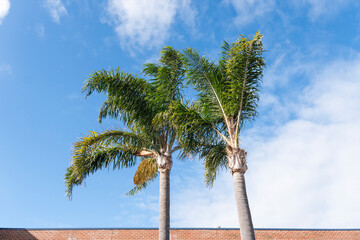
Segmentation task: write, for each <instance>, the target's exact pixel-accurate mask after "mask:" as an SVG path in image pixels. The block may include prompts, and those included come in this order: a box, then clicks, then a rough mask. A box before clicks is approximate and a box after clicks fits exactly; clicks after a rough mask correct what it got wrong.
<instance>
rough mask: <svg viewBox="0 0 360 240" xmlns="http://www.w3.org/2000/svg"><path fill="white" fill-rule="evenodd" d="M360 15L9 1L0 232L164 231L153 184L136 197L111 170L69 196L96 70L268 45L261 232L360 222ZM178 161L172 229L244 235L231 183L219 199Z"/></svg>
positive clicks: (256, 197)
mask: <svg viewBox="0 0 360 240" xmlns="http://www.w3.org/2000/svg"><path fill="white" fill-rule="evenodd" d="M359 10H360V6H359V3H357V1H355V0H354V1H350V0H332V1H326V0H301V1H276V0H268V1H266V0H223V1H210V0H208V1H191V0H172V1H166V0H157V1H155V0H154V1H149V0H138V1H125V0H106V1H98V0H90V1H86V0H73V1H70V0H36V1H26V0H16V1H15V0H0V86H1V87H0V166H1V167H0V196H1V197H0V227H42V228H43V227H157V214H158V212H157V211H158V182H157V181H155V182H154V183H153V184H152V185H150V187H149V188H148V189H146V190H145V191H144V192H142V193H140V194H138V195H136V196H134V197H128V196H126V195H125V193H126V192H127V191H128V190H129V189H131V188H132V186H133V184H132V175H133V174H134V172H135V169H126V170H122V171H112V170H103V171H101V172H97V173H96V174H94V175H92V176H90V177H89V178H88V179H87V181H86V187H85V186H80V187H77V188H75V189H74V195H73V200H72V201H69V200H68V199H67V198H66V197H65V186H64V180H63V178H64V174H65V170H66V168H67V167H68V166H69V164H70V161H71V150H72V144H73V143H74V142H75V141H76V140H77V138H78V137H81V136H84V135H86V134H87V132H88V131H89V130H96V131H102V130H105V129H109V128H118V127H122V125H121V123H120V122H117V121H105V122H104V123H103V124H101V125H100V124H99V123H98V122H97V114H98V110H99V107H100V105H101V103H102V101H103V100H104V99H105V98H104V96H102V95H92V96H91V97H89V98H88V99H86V100H85V99H84V95H83V94H81V87H82V84H83V82H84V81H85V79H86V78H87V76H88V75H89V74H90V73H92V72H93V71H96V70H100V69H103V68H104V69H108V68H109V67H120V69H122V70H124V71H128V72H132V73H134V74H140V72H141V69H142V64H144V63H147V62H156V61H157V59H158V56H159V52H160V49H161V48H162V47H163V46H166V45H170V46H173V47H176V48H179V49H183V48H186V47H194V48H197V49H199V50H200V51H201V52H202V53H206V55H207V56H208V57H209V58H211V59H213V60H216V59H217V57H218V53H219V52H220V45H221V43H222V41H223V40H226V41H228V42H232V41H235V40H236V39H237V37H238V34H245V35H248V36H251V35H253V34H254V33H255V32H256V31H258V30H260V32H261V33H262V34H263V35H264V38H263V42H264V48H265V49H266V50H267V51H266V53H265V54H264V55H265V59H266V62H267V67H266V69H265V71H264V78H263V88H262V93H261V101H260V105H259V111H260V116H259V118H258V119H257V120H256V121H255V122H254V123H252V124H251V125H249V126H247V128H246V129H245V131H244V135H243V137H242V143H243V146H244V147H245V148H246V149H247V151H248V165H249V170H248V172H247V174H246V177H247V188H248V195H249V201H250V206H251V211H252V214H253V221H254V226H255V227H264V228H266V227H278V228H281V227H293V228H296V227H298V228H303V227H305V228H346V227H349V228H351V227H352V228H354V227H359V225H358V224H359V222H360V205H359V204H358V203H359V202H360V188H359V186H358V183H359V182H360V175H359V174H358V169H359V168H360V161H359V156H360V149H359V147H358V145H359V142H360V122H359V120H358V119H359V118H360V94H359V92H360V25H359V23H360V11H359ZM202 174H203V169H202V165H201V163H199V162H198V161H197V160H196V159H195V160H187V161H175V162H174V166H173V170H172V173H171V226H172V227H217V226H221V227H237V216H236V212H235V203H234V195H233V190H232V180H231V174H230V173H229V172H227V171H224V172H222V174H221V175H220V176H219V178H218V180H217V182H216V183H215V186H214V188H213V189H208V188H206V187H205V186H204V184H203V183H202V181H203V178H202Z"/></svg>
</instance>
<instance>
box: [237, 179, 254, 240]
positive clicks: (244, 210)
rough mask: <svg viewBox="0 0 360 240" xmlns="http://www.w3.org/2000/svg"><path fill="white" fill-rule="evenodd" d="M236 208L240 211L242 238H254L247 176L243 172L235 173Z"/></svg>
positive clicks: (249, 239)
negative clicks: (247, 190) (246, 181)
mask: <svg viewBox="0 0 360 240" xmlns="http://www.w3.org/2000/svg"><path fill="white" fill-rule="evenodd" d="M233 182H234V192H235V201H236V208H237V213H238V219H239V225H240V235H241V240H254V239H255V233H254V227H253V224H252V220H251V213H250V207H249V202H248V198H247V194H246V185H245V177H244V174H243V173H240V172H234V173H233Z"/></svg>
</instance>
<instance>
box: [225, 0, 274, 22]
mask: <svg viewBox="0 0 360 240" xmlns="http://www.w3.org/2000/svg"><path fill="white" fill-rule="evenodd" d="M224 2H225V3H226V4H231V5H232V6H233V7H234V9H235V11H236V13H237V14H238V15H237V17H236V20H235V21H236V24H239V25H243V24H246V23H249V22H251V21H253V20H254V19H256V18H257V17H261V16H264V15H265V14H266V13H268V12H271V11H272V10H273V9H274V7H275V0H224Z"/></svg>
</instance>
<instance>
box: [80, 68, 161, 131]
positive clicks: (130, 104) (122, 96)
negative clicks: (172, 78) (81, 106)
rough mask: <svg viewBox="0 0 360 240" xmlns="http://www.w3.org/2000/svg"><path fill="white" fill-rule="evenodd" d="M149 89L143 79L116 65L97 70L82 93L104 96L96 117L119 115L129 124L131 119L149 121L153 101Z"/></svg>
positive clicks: (148, 85) (145, 122) (151, 88)
mask: <svg viewBox="0 0 360 240" xmlns="http://www.w3.org/2000/svg"><path fill="white" fill-rule="evenodd" d="M153 91H155V89H154V87H153V86H152V85H151V84H150V83H148V82H147V81H145V80H144V79H141V78H138V77H137V76H135V75H132V74H129V73H125V72H120V71H119V69H116V70H113V69H110V70H109V71H106V70H101V71H97V72H95V73H93V74H92V75H91V76H90V77H89V78H88V79H87V80H86V82H85V84H84V86H83V92H85V93H86V96H89V95H91V94H92V93H93V92H99V93H101V92H102V93H106V94H107V96H108V99H107V100H106V101H105V103H104V104H103V106H102V108H101V111H100V115H99V120H100V121H101V120H102V119H103V118H105V117H107V116H110V117H114V118H116V117H119V118H120V120H122V121H124V122H125V123H127V124H129V125H131V124H132V123H134V122H140V123H141V124H147V123H149V122H151V119H152V117H153V115H154V112H153V109H152V105H154V103H153V102H151V99H149V98H148V95H149V94H150V93H151V92H153Z"/></svg>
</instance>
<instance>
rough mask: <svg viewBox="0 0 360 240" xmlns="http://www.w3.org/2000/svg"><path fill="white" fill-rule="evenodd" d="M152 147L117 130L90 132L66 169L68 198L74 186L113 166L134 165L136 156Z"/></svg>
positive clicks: (81, 140) (135, 135)
mask: <svg viewBox="0 0 360 240" xmlns="http://www.w3.org/2000/svg"><path fill="white" fill-rule="evenodd" d="M146 147H151V145H149V144H148V143H146V142H144V141H143V139H142V138H141V137H139V135H137V134H134V133H129V132H123V131H118V130H108V131H105V132H103V133H96V132H90V133H89V135H88V136H85V137H83V138H81V139H80V140H79V141H77V142H76V143H75V144H74V152H73V158H72V165H71V166H70V167H69V168H68V169H67V173H66V176H65V182H66V185H67V195H68V196H69V197H71V195H72V189H73V186H74V185H80V184H81V183H82V182H83V180H84V179H85V178H86V177H87V176H88V175H89V174H92V173H94V172H95V171H97V170H99V169H102V168H106V167H109V166H110V165H112V166H113V168H114V169H116V168H123V167H132V166H134V165H135V161H136V155H135V154H136V153H137V152H139V151H141V150H142V149H144V148H146Z"/></svg>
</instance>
